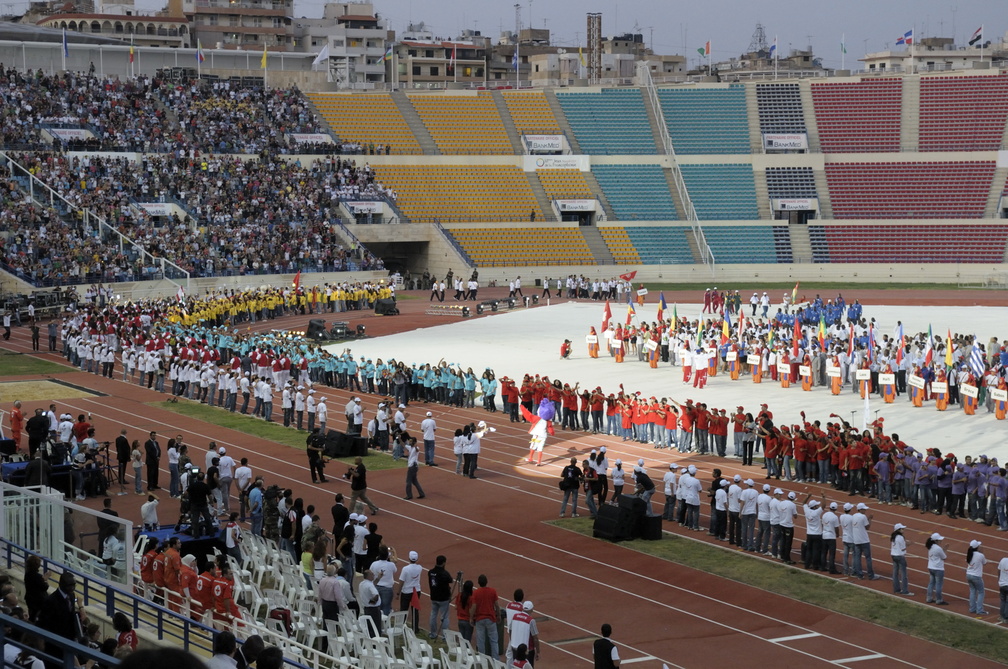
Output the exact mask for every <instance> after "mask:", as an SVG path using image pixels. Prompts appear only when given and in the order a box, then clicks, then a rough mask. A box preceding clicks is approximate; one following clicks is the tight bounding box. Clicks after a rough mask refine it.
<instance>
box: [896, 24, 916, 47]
mask: <svg viewBox="0 0 1008 669" xmlns="http://www.w3.org/2000/svg"><path fill="white" fill-rule="evenodd" d="M896 44H905V45H906V46H911V45H913V29H912V28H911V29H910V30H908V31H906V32H905V33H903V36H902V37H898V38H897V39H896Z"/></svg>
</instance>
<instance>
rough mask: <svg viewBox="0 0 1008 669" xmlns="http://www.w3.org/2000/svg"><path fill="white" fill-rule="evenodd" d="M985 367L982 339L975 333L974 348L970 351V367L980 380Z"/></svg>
mask: <svg viewBox="0 0 1008 669" xmlns="http://www.w3.org/2000/svg"><path fill="white" fill-rule="evenodd" d="M985 368H986V365H984V356H983V351H981V350H980V340H979V339H978V338H977V336H976V335H973V350H972V351H971V352H970V369H971V370H972V371H973V376H975V377H976V378H977V380H978V381H979V380H980V378H981V377H982V376H983V373H984V369H985Z"/></svg>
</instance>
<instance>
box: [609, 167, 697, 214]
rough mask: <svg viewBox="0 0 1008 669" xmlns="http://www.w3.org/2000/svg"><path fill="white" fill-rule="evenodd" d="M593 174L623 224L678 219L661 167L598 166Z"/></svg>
mask: <svg viewBox="0 0 1008 669" xmlns="http://www.w3.org/2000/svg"><path fill="white" fill-rule="evenodd" d="M592 174H593V175H594V176H595V179H596V181H598V183H599V186H601V187H602V192H603V193H605V196H606V199H607V200H609V206H611V207H612V210H613V213H614V214H615V215H616V218H618V219H619V220H621V221H674V220H677V219H678V216H677V215H676V208H675V203H674V202H673V201H672V194H671V193H670V192H669V187H668V181H666V180H665V172H664V170H663V169H662V166H661V165H594V166H593V167H592Z"/></svg>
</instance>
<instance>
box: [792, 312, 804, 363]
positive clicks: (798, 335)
mask: <svg viewBox="0 0 1008 669" xmlns="http://www.w3.org/2000/svg"><path fill="white" fill-rule="evenodd" d="M801 338H802V332H801V323H799V322H798V318H797V317H795V319H794V335H793V336H792V337H791V355H792V356H794V357H796V358H797V357H798V343H799V342H800V341H801Z"/></svg>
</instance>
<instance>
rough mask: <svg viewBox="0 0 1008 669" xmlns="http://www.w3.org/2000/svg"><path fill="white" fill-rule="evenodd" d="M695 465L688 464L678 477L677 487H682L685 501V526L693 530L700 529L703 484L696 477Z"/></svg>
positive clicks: (697, 530)
mask: <svg viewBox="0 0 1008 669" xmlns="http://www.w3.org/2000/svg"><path fill="white" fill-rule="evenodd" d="M696 471H697V470H696V465H690V466H689V467H687V469H686V474H685V475H683V476H682V477H680V479H679V487H680V488H682V489H683V502H685V503H686V527H688V528H689V529H691V530H693V531H694V532H699V531H700V492H701V491H702V490H703V484H702V483H700V479H698V478H697V477H696Z"/></svg>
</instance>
